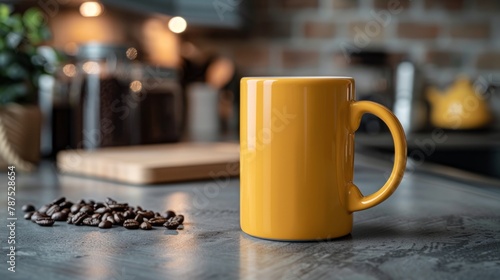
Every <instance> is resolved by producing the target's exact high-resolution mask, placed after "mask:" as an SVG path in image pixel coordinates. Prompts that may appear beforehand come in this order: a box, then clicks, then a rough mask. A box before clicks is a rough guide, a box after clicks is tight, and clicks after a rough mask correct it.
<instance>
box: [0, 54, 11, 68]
mask: <svg viewBox="0 0 500 280" xmlns="http://www.w3.org/2000/svg"><path fill="white" fill-rule="evenodd" d="M14 59H15V55H14V54H13V53H12V52H8V51H0V69H3V68H5V67H7V65H9V64H10V63H12V61H14Z"/></svg>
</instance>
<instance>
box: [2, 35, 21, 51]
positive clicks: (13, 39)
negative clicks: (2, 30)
mask: <svg viewBox="0 0 500 280" xmlns="http://www.w3.org/2000/svg"><path fill="white" fill-rule="evenodd" d="M5 39H6V43H7V46H9V47H10V48H11V49H15V48H17V47H18V46H19V44H21V42H22V40H23V36H22V35H21V34H20V33H16V32H11V33H9V34H7V36H6V38H5Z"/></svg>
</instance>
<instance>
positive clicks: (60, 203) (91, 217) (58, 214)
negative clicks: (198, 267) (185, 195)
mask: <svg viewBox="0 0 500 280" xmlns="http://www.w3.org/2000/svg"><path fill="white" fill-rule="evenodd" d="M22 210H23V211H24V212H26V214H25V215H24V218H25V219H27V220H31V221H32V222H34V223H36V224H38V225H40V226H44V227H49V226H52V225H54V223H55V222H60V221H66V222H67V223H68V224H73V225H77V226H91V227H99V228H100V229H108V228H113V227H117V226H123V227H124V228H126V229H138V228H140V229H142V230H150V229H153V228H154V227H159V226H164V227H165V228H167V229H169V230H176V229H179V230H181V229H183V228H184V226H183V223H184V216H183V215H178V214H176V213H175V212H174V211H172V210H167V211H165V214H163V215H162V214H160V212H157V211H153V210H148V209H145V208H143V207H141V206H137V207H135V208H134V207H133V206H129V204H128V203H126V202H118V201H116V200H114V199H112V198H109V197H108V198H106V200H105V201H104V202H99V201H97V202H96V201H94V200H84V199H81V200H79V201H77V202H75V203H73V202H71V201H69V200H66V198H65V197H60V198H57V199H54V200H53V201H52V202H51V203H49V204H45V205H42V207H40V208H39V209H38V210H36V207H35V206H34V205H32V204H26V205H24V206H23V208H22Z"/></svg>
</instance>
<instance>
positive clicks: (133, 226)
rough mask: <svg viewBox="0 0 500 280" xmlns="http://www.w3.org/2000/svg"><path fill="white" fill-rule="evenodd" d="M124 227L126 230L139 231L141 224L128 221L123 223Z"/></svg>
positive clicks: (131, 220)
mask: <svg viewBox="0 0 500 280" xmlns="http://www.w3.org/2000/svg"><path fill="white" fill-rule="evenodd" d="M123 227H124V228H126V229H138V228H139V222H138V221H136V220H133V219H128V220H125V222H123Z"/></svg>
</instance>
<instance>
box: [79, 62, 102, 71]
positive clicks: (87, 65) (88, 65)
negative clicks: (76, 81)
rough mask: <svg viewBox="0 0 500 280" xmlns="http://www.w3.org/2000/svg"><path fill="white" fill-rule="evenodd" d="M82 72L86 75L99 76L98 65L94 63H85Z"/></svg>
mask: <svg viewBox="0 0 500 280" xmlns="http://www.w3.org/2000/svg"><path fill="white" fill-rule="evenodd" d="M82 69H83V71H85V73H87V74H99V72H100V68H99V63H97V62H95V61H87V62H85V63H84V64H83V66H82Z"/></svg>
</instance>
